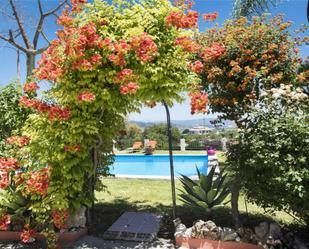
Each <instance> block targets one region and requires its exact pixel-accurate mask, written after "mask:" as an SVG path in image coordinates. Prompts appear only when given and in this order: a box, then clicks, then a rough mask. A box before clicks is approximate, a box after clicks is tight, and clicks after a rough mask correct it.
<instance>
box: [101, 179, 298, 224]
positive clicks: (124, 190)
mask: <svg viewBox="0 0 309 249" xmlns="http://www.w3.org/2000/svg"><path fill="white" fill-rule="evenodd" d="M103 183H104V185H106V186H107V191H108V192H100V193H97V199H98V201H99V202H102V203H115V202H117V201H121V200H125V201H126V202H127V203H131V204H133V205H134V206H135V208H137V209H144V208H145V207H147V206H149V207H154V210H155V209H156V208H155V207H156V206H166V208H163V210H164V211H166V210H168V209H169V207H170V206H171V203H172V201H171V200H172V198H171V185H170V181H167V180H142V179H114V178H107V179H104V180H103ZM176 188H177V193H178V192H179V190H178V189H180V188H181V184H180V182H179V181H176ZM177 204H178V205H179V207H180V209H181V208H182V206H183V205H184V204H183V203H182V201H181V200H177ZM246 204H247V211H248V213H250V214H256V215H265V216H267V214H266V213H265V212H264V210H263V209H262V208H259V207H258V206H256V205H254V204H251V203H248V202H247V203H246ZM246 204H245V198H244V196H242V197H241V198H240V202H239V208H240V211H241V212H243V213H244V214H245V213H246ZM226 207H230V205H229V204H228V205H227V206H226ZM158 211H160V210H158ZM268 218H274V219H276V220H278V221H280V222H285V223H291V222H292V221H293V219H292V218H291V216H289V215H288V214H286V213H284V212H277V213H276V214H275V216H274V215H273V214H272V215H268Z"/></svg>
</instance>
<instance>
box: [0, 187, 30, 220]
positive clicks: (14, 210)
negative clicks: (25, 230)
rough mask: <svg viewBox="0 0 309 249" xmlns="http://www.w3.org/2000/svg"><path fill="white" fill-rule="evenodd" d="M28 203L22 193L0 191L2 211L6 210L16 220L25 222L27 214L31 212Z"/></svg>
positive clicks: (0, 208)
mask: <svg viewBox="0 0 309 249" xmlns="http://www.w3.org/2000/svg"><path fill="white" fill-rule="evenodd" d="M28 205H29V201H27V200H26V199H25V198H24V197H23V196H22V195H21V194H20V193H17V192H15V191H13V190H12V189H9V190H0V210H5V211H6V213H7V214H9V215H10V216H11V218H12V219H14V220H17V221H18V220H23V219H24V217H25V215H24V214H25V212H27V211H29V210H28V209H27V206H28Z"/></svg>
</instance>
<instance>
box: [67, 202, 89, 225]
mask: <svg viewBox="0 0 309 249" xmlns="http://www.w3.org/2000/svg"><path fill="white" fill-rule="evenodd" d="M85 213H86V207H80V208H79V209H78V210H77V211H76V213H74V214H70V217H69V219H68V221H67V224H68V228H73V227H86V222H87V218H86V215H85Z"/></svg>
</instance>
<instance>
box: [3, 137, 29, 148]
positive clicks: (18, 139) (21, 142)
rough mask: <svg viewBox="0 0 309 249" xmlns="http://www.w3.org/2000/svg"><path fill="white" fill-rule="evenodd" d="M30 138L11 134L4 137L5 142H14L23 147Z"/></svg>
mask: <svg viewBox="0 0 309 249" xmlns="http://www.w3.org/2000/svg"><path fill="white" fill-rule="evenodd" d="M29 141H30V139H29V138H28V137H26V136H11V137H8V138H7V139H6V143H7V144H15V145H18V146H19V147H24V146H25V145H27V144H28V143H29Z"/></svg>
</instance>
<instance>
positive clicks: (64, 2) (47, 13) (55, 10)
mask: <svg viewBox="0 0 309 249" xmlns="http://www.w3.org/2000/svg"><path fill="white" fill-rule="evenodd" d="M66 3H67V0H64V1H63V2H62V3H60V4H59V5H58V6H57V7H56V8H54V9H53V10H50V11H48V12H46V13H45V14H44V16H50V15H53V14H54V13H56V12H57V11H58V10H59V9H60V8H61V7H62V6H64V5H65V4H66Z"/></svg>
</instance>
